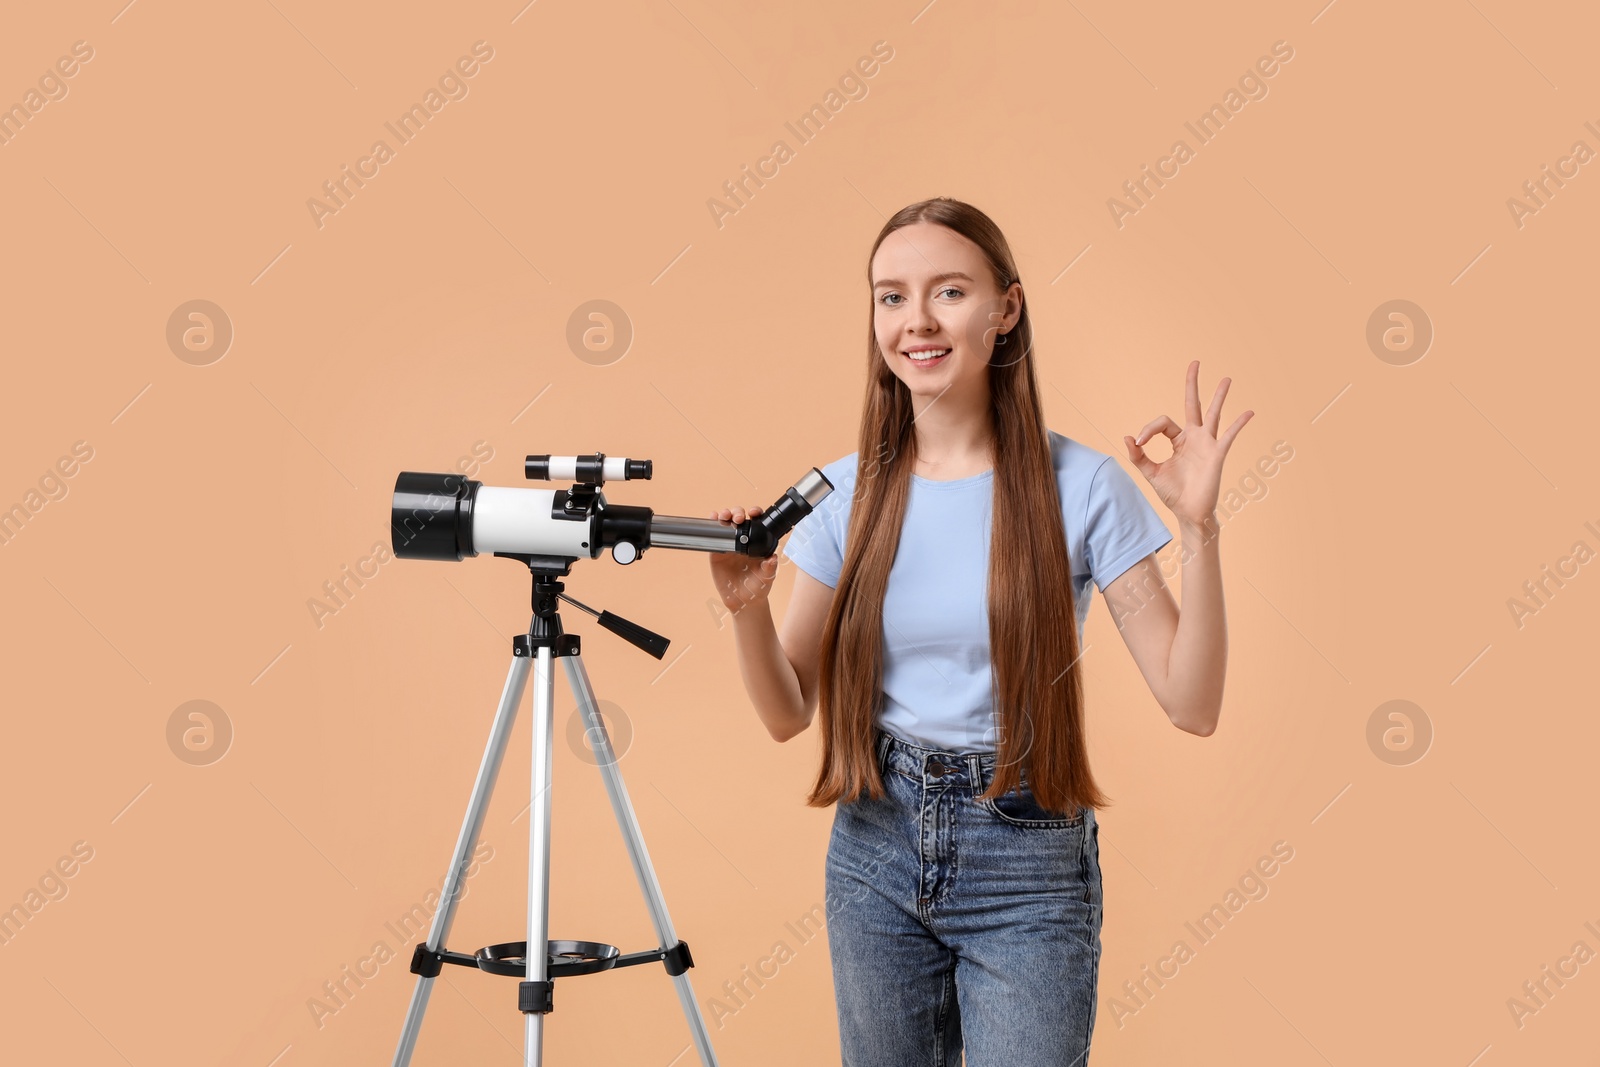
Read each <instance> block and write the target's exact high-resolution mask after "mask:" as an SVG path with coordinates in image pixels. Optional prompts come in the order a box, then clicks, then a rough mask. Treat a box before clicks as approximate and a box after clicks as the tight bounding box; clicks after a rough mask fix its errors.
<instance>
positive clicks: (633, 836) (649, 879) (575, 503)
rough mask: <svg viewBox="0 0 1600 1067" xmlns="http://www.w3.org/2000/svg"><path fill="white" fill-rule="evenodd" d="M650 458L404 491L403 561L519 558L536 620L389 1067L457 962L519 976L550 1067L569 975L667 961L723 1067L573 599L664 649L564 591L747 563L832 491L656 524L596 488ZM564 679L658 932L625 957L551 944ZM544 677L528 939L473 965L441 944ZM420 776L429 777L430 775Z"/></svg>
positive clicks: (811, 483)
mask: <svg viewBox="0 0 1600 1067" xmlns="http://www.w3.org/2000/svg"><path fill="white" fill-rule="evenodd" d="M650 472H651V462H650V460H647V459H626V458H622V457H612V456H606V455H605V454H604V453H598V452H597V453H593V454H590V455H586V456H528V457H527V459H526V461H525V463H524V473H525V474H526V475H527V476H528V477H529V478H530V479H534V480H540V481H564V482H570V483H571V487H570V488H567V489H535V488H527V487H522V488H510V487H505V486H492V485H483V484H482V483H480V482H476V481H473V480H472V479H470V478H467V477H465V476H463V475H461V474H426V473H421V472H417V471H402V472H401V473H400V476H399V477H398V478H396V479H395V484H394V500H393V502H392V504H391V510H390V516H389V528H390V532H391V546H392V547H393V549H394V554H395V555H396V556H397V557H399V558H400V559H434V560H453V561H455V562H458V563H459V562H460V561H461V560H463V559H466V558H467V557H468V556H476V555H479V554H481V553H485V552H488V553H493V554H494V555H496V556H504V557H507V558H510V559H515V560H520V561H522V562H523V563H525V564H526V565H527V567H528V570H529V572H530V573H531V575H532V578H533V617H532V619H531V620H530V621H529V623H528V630H527V632H526V633H519V634H516V635H515V636H514V637H513V638H512V642H511V645H512V649H511V656H512V659H511V667H510V670H509V671H508V672H507V674H506V681H505V687H504V688H503V689H502V691H501V694H500V703H499V708H498V710H497V711H496V713H495V718H494V724H493V726H492V727H491V729H490V733H489V742H488V745H487V747H486V748H485V749H484V754H483V761H482V763H481V764H480V765H479V767H478V777H477V780H476V781H475V782H474V784H473V787H472V796H471V799H470V800H469V801H468V804H467V814H466V817H465V819H464V820H463V821H462V824H461V833H460V835H459V836H458V838H457V839H456V848H455V852H454V854H453V855H452V857H451V860H450V867H449V869H448V870H447V872H446V875H445V885H444V891H443V896H442V899H441V903H440V906H439V908H438V909H437V910H436V911H435V912H434V915H433V923H432V925H431V926H430V927H429V930H428V936H427V940H425V941H423V942H421V943H419V944H417V945H416V947H415V949H414V951H413V953H412V957H411V972H412V973H413V974H415V975H416V976H417V983H416V985H415V986H414V987H413V989H412V994H411V1005H410V1007H409V1008H408V1009H407V1011H406V1018H405V1023H404V1024H403V1026H402V1028H401V1031H400V1041H399V1044H398V1046H397V1047H396V1049H395V1055H394V1059H393V1060H392V1061H391V1064H392V1067H409V1065H410V1063H411V1056H412V1053H413V1052H414V1051H415V1048H416V1045H417V1039H418V1036H419V1034H420V1032H421V1028H422V1017H423V1013H424V1012H425V1011H426V1010H427V1006H428V999H429V997H430V995H431V991H432V989H433V982H434V979H436V978H438V977H439V975H440V973H441V972H442V971H443V969H444V967H445V965H447V964H453V965H457V966H461V967H471V968H475V969H477V970H480V971H485V972H488V973H490V974H500V975H508V976H512V977H519V978H522V979H523V980H522V981H521V982H520V983H519V984H518V987H517V1010H518V1011H519V1012H521V1013H522V1016H523V1020H524V1021H523V1065H524V1067H540V1065H541V1057H542V1056H543V1042H544V1019H545V1016H546V1015H548V1014H549V1013H550V1012H552V1011H554V1010H555V985H556V979H558V978H574V977H577V976H579V975H586V974H596V973H599V972H603V971H608V970H613V969H615V968H618V967H633V966H639V965H642V964H650V963H660V964H662V965H664V967H665V969H666V973H667V974H668V976H670V977H671V979H672V981H673V985H674V987H675V989H676V991H677V994H678V1001H679V1004H680V1006H681V1007H682V1009H683V1013H684V1018H685V1019H686V1020H687V1022H688V1024H689V1031H690V1037H691V1040H692V1041H693V1043H694V1045H695V1047H696V1049H697V1051H698V1052H699V1054H700V1062H701V1064H702V1067H717V1059H716V1053H715V1052H714V1050H713V1049H712V1047H711V1035H710V1031H709V1030H708V1029H707V1027H706V1023H705V1018H704V1016H703V1015H702V1014H701V1012H700V1008H699V1002H698V1000H697V999H696V997H695V993H694V987H693V985H692V984H691V983H690V980H689V974H688V972H689V969H690V968H691V967H693V966H694V957H693V955H692V954H691V953H690V951H689V945H688V943H687V942H686V941H683V940H682V939H681V938H679V937H678V935H677V931H676V929H675V928H674V927H673V925H672V919H671V917H670V916H669V915H668V913H667V905H666V901H665V898H664V897H663V895H662V892H661V885H660V883H659V882H658V881H657V879H656V874H655V869H654V867H653V865H652V864H651V861H650V854H649V851H648V849H646V847H645V844H644V837H643V835H642V834H641V833H640V830H639V822H638V818H637V816H636V815H635V813H634V810H633V803H632V801H631V800H630V799H629V798H628V792H627V788H626V786H625V785H624V783H623V781H622V774H621V770H620V769H619V768H618V766H617V754H616V751H615V749H614V748H613V747H612V745H611V738H610V734H609V732H608V731H607V729H606V725H605V720H604V719H603V718H602V717H601V715H600V711H599V701H598V700H597V699H596V698H595V695H594V687H593V685H592V684H591V683H590V681H589V673H588V671H587V669H586V668H585V667H584V665H583V658H582V649H581V639H580V635H578V634H571V633H567V632H566V630H565V629H564V627H563V625H562V620H561V613H560V610H559V609H560V602H561V601H563V600H565V601H567V602H569V603H571V604H574V605H576V606H578V607H580V608H582V609H583V610H584V611H587V612H589V613H590V614H591V615H594V616H596V618H597V619H598V620H599V622H600V625H601V626H603V627H605V628H606V629H608V630H610V631H611V632H613V633H615V634H617V635H618V636H620V637H622V638H624V639H625V640H627V641H629V642H631V643H633V644H634V645H637V646H638V647H639V648H642V649H643V650H644V651H646V652H648V653H649V654H650V655H652V656H655V657H656V658H657V659H660V658H661V657H662V656H663V655H665V653H666V650H667V639H666V638H664V637H662V636H661V635H659V634H655V633H652V632H650V631H649V630H647V629H645V628H644V627H642V626H639V625H637V624H636V623H632V622H629V621H628V620H627V619H623V618H621V617H619V616H616V615H613V614H612V613H611V612H609V611H605V612H596V611H595V610H594V609H593V608H590V607H588V606H587V605H584V604H580V603H579V602H578V601H576V600H573V599H572V598H571V597H569V596H567V595H566V593H564V592H562V590H563V589H564V588H565V586H564V584H563V583H562V582H561V581H560V580H559V579H560V578H562V577H565V576H566V575H567V573H568V571H569V570H570V569H571V567H572V564H573V563H575V562H577V561H578V560H580V559H597V558H599V556H600V553H601V552H602V551H604V550H607V549H609V550H610V552H611V558H612V559H614V560H616V561H617V562H618V563H624V564H627V563H633V562H634V561H636V560H637V559H639V557H640V556H642V555H644V553H645V551H646V550H647V549H650V548H686V549H693V550H696V551H700V552H738V553H740V554H741V555H746V556H752V557H756V558H760V559H765V558H767V557H769V556H771V555H772V554H773V553H774V552H776V551H777V548H778V541H779V540H780V539H781V538H782V537H783V535H784V534H786V533H788V532H789V531H790V530H791V529H792V528H793V527H794V525H795V523H797V522H799V521H800V520H801V519H803V518H805V517H806V516H807V515H809V514H811V512H812V510H813V509H814V508H815V507H816V506H817V504H819V503H820V502H821V501H822V500H823V499H824V498H825V497H827V495H828V494H829V493H831V492H833V483H832V482H830V481H828V479H827V478H826V477H825V476H824V475H823V473H822V472H821V471H820V470H818V469H817V468H815V467H812V468H811V470H810V471H809V472H807V474H806V475H805V476H804V477H803V478H801V479H800V480H799V481H798V482H796V483H795V484H794V485H792V486H790V487H789V488H788V489H786V490H784V493H783V495H782V496H780V497H779V498H778V501H777V503H775V504H773V505H772V507H770V508H767V509H766V510H765V511H764V512H763V513H762V514H760V515H753V516H751V517H750V518H749V519H747V520H746V521H744V522H741V523H739V524H737V525H733V524H728V523H723V522H721V521H719V520H717V519H696V518H689V517H687V516H682V515H657V514H656V513H655V512H654V511H652V510H651V509H649V508H646V507H637V506H625V505H619V504H611V503H609V502H608V501H607V500H606V498H605V495H604V494H603V493H601V491H600V487H601V486H602V485H604V484H605V482H606V481H607V479H610V480H612V481H633V480H635V479H648V478H649V477H650ZM557 663H559V664H561V666H562V667H563V668H564V670H565V671H566V675H567V681H568V683H569V685H570V687H571V689H572V692H573V696H574V697H575V698H576V703H577V706H578V711H579V713H580V714H581V715H582V716H583V720H584V725H585V728H586V729H585V736H586V737H587V738H589V739H590V742H591V747H592V749H593V751H594V753H595V764H596V766H597V767H598V768H599V770H600V773H601V776H602V778H603V779H604V781H605V785H606V791H607V793H608V794H609V796H610V798H611V808H612V812H613V814H614V815H615V816H616V819H617V825H618V827H619V828H620V830H621V832H622V837H623V842H624V844H625V845H626V846H627V850H628V855H629V858H630V859H631V860H632V863H633V870H634V875H635V877H636V878H637V879H638V881H639V888H640V891H641V892H642V893H643V895H644V897H645V902H646V906H647V908H648V911H649V913H650V918H651V921H652V924H653V926H654V927H655V933H656V944H655V946H654V947H652V948H648V949H644V950H642V951H638V952H630V953H622V952H620V951H619V950H618V948H617V947H616V946H615V945H611V944H607V943H605V942H601V941H586V940H583V941H580V940H564V939H556V940H552V939H551V938H550V937H549V910H550V827H551V809H552V804H551V788H550V787H551V785H552V770H553V759H552V756H551V749H552V747H553V745H554V737H555V733H554V730H555V727H554V716H555V674H554V670H555V665H556V664H557ZM530 672H531V673H532V674H533V676H534V679H535V683H534V697H533V705H534V724H533V731H532V732H533V774H532V780H531V782H530V790H531V792H530V799H529V806H528V808H526V809H524V810H527V811H531V815H530V817H529V819H528V834H529V837H528V923H527V932H528V936H527V939H526V940H524V941H507V942H503V943H499V944H493V945H486V946H484V947H482V948H480V949H478V950H477V952H475V953H468V952H455V951H452V950H450V949H449V948H447V947H446V946H445V941H446V940H447V939H448V937H449V934H450V928H451V924H452V923H453V922H454V920H455V912H456V905H457V904H458V903H459V902H460V897H461V892H462V889H463V888H464V886H465V881H466V876H467V871H468V869H469V866H470V864H471V858H472V856H473V853H474V850H475V849H476V847H477V842H478V837H479V835H480V834H481V833H482V830H483V820H484V815H485V812H486V811H487V810H488V806H489V798H490V795H491V794H492V792H493V790H494V785H495V779H496V778H497V777H498V776H499V773H500V764H501V761H502V759H503V757H504V755H505V750H506V746H507V743H508V740H509V738H510V736H511V727H512V723H513V722H514V721H515V719H516V715H517V707H518V705H519V704H520V703H521V702H522V694H523V691H524V689H525V688H526V686H527V682H528V676H529V674H530ZM421 777H422V776H421V775H419V778H421Z"/></svg>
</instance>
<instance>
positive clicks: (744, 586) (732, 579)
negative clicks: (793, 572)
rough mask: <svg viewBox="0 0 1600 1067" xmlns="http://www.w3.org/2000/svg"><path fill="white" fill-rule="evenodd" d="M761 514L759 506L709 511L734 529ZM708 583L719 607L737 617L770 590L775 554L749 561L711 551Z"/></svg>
mask: <svg viewBox="0 0 1600 1067" xmlns="http://www.w3.org/2000/svg"><path fill="white" fill-rule="evenodd" d="M759 514H761V509H760V508H759V507H754V508H748V509H747V508H723V509H721V510H720V511H713V512H712V513H711V517H712V518H713V519H720V520H722V521H723V522H725V523H728V524H729V525H733V526H737V525H739V524H740V523H742V522H744V521H745V519H747V518H754V517H755V516H757V515H759ZM710 556H711V580H712V582H713V583H714V584H715V585H716V587H717V595H718V596H720V597H722V603H723V605H724V606H725V607H726V608H727V609H728V610H729V611H731V612H734V613H735V614H737V613H738V612H739V611H741V610H742V609H743V608H744V607H745V606H746V605H749V604H758V603H765V602H766V599H767V594H768V593H770V592H771V591H772V580H773V578H774V577H775V576H776V575H777V573H778V554H777V553H776V552H774V553H773V554H772V555H770V556H768V557H767V558H766V559H752V558H751V557H750V556H746V555H742V554H741V553H738V552H712V553H710Z"/></svg>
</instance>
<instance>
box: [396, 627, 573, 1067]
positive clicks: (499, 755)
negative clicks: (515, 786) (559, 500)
mask: <svg viewBox="0 0 1600 1067" xmlns="http://www.w3.org/2000/svg"><path fill="white" fill-rule="evenodd" d="M528 667H529V660H528V657H526V656H513V657H512V659H511V669H510V671H509V672H507V674H506V684H505V688H504V689H503V690H502V691H501V693H500V708H499V710H498V711H496V712H495V716H494V727H493V728H492V729H491V730H490V731H489V745H488V747H487V748H485V749H484V751H483V762H482V763H480V764H479V765H478V779H477V781H476V782H474V783H473V785H472V800H471V802H470V803H469V804H468V805H467V817H466V818H465V819H464V820H462V823H461V836H460V837H458V838H457V839H456V851H455V855H454V856H452V857H451V859H450V872H449V874H447V875H446V876H445V885H444V895H443V896H442V897H441V898H440V900H439V908H438V910H437V911H435V912H434V913H433V925H432V927H430V928H429V930H428V941H427V946H428V950H429V951H430V952H437V951H438V950H439V948H440V946H442V945H443V944H444V943H445V938H447V937H449V936H450V923H451V921H452V920H454V918H455V914H456V904H457V903H459V901H460V899H461V888H462V886H464V885H465V884H466V878H467V866H468V864H469V862H470V860H471V856H472V850H473V849H474V848H475V847H476V846H477V843H478V834H479V833H480V832H481V831H482V830H483V817H484V814H485V812H487V811H488V809H489V797H490V795H491V794H492V793H493V792H494V782H495V779H496V778H497V777H499V775H500V763H501V761H502V760H503V758H504V757H505V754H506V742H507V741H508V740H510V738H511V727H512V725H513V724H514V723H515V722H516V721H517V706H518V705H519V704H521V703H522V691H523V689H524V687H525V686H526V685H527V682H528ZM546 672H547V673H548V668H547V669H546ZM537 732H538V731H535V733H537ZM540 943H542V942H540ZM539 957H540V958H541V959H543V958H544V954H543V953H540V954H539ZM432 991H433V978H431V977H425V976H423V975H418V976H417V985H416V988H415V989H413V990H412V991H411V1007H410V1008H409V1009H407V1011H406V1022H405V1026H404V1028H403V1029H402V1030H401V1031H400V1045H399V1047H398V1048H396V1049H395V1053H394V1067H407V1065H408V1064H410V1062H411V1052H412V1049H414V1048H415V1047H416V1044H417V1032H418V1031H419V1030H420V1029H421V1027H422V1013H423V1012H424V1011H426V1010H427V1008H428V995H429V994H430V993H431V992H432Z"/></svg>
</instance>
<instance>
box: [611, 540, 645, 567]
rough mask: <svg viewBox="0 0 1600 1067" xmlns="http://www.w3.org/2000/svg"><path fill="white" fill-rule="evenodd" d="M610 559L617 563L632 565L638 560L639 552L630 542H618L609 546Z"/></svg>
mask: <svg viewBox="0 0 1600 1067" xmlns="http://www.w3.org/2000/svg"><path fill="white" fill-rule="evenodd" d="M611 558H612V559H614V560H616V561H617V562H618V563H632V562H633V561H634V560H636V559H638V558H639V550H638V549H637V548H635V547H634V545H633V542H632V541H618V542H617V543H616V544H614V545H612V546H611Z"/></svg>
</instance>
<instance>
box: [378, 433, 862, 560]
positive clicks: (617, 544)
mask: <svg viewBox="0 0 1600 1067" xmlns="http://www.w3.org/2000/svg"><path fill="white" fill-rule="evenodd" d="M651 468H652V463H651V461H650V460H648V459H626V458H623V457H620V456H606V455H605V454H604V453H594V454H592V455H587V456H529V457H527V459H526V460H525V461H524V472H525V473H526V475H527V476H528V478H530V479H533V480H538V481H569V482H572V483H573V485H572V488H570V489H532V488H509V487H505V486H494V485H487V486H486V485H484V484H483V483H481V482H477V481H473V480H472V479H470V478H466V477H464V476H462V475H460V474H424V473H419V472H416V471H402V472H401V473H400V476H399V477H398V478H397V479H395V484H394V503H393V509H392V512H391V516H390V530H391V533H392V537H391V543H392V546H393V548H394V554H395V556H397V557H398V558H400V559H439V560H454V561H456V562H460V561H461V560H463V559H465V558H467V557H468V556H476V555H478V554H479V553H480V552H492V553H493V554H494V555H496V556H511V557H513V558H518V559H520V558H522V557H523V556H533V557H554V558H555V559H565V560H568V561H576V560H579V559H597V558H599V556H600V553H601V551H603V550H604V549H610V550H611V558H612V559H614V560H616V561H617V562H618V563H624V564H626V563H632V562H634V561H635V560H637V559H638V558H639V557H640V556H641V555H643V554H644V552H645V550H646V549H648V548H652V547H659V548H685V549H693V550H697V551H701V552H738V553H740V554H742V555H746V556H754V557H757V558H761V559H764V558H766V557H767V556H770V555H772V554H773V553H774V552H775V551H777V548H778V541H779V540H780V539H782V537H783V535H784V534H786V533H788V532H789V530H791V529H792V528H793V527H794V524H795V523H797V522H799V521H800V520H801V519H803V518H805V517H806V516H807V515H809V514H811V511H812V509H814V508H815V507H816V506H817V505H818V504H819V503H821V502H822V500H823V498H825V497H826V496H827V495H828V494H829V493H831V492H832V491H833V483H832V482H830V481H828V479H827V476H826V475H824V474H823V473H822V472H821V471H820V470H818V469H817V468H815V467H812V468H811V470H810V471H808V472H807V473H806V475H805V476H804V477H803V478H801V479H800V480H799V481H798V482H796V483H795V484H794V485H792V486H790V487H789V488H788V489H786V490H784V493H783V495H782V496H781V497H779V498H778V501H777V503H775V504H773V505H772V507H770V508H767V509H766V510H765V511H763V512H762V514H761V515H759V516H755V517H752V518H750V519H748V520H746V521H745V522H742V523H740V524H738V525H737V526H729V525H725V524H723V523H722V522H719V521H718V520H716V519H696V518H689V517H687V516H682V515H657V514H656V513H655V512H654V511H652V510H651V509H649V508H646V507H631V506H628V505H620V504H611V503H608V502H607V501H606V498H605V494H603V493H602V492H601V491H600V486H601V485H603V484H605V482H606V480H607V479H610V480H612V481H632V480H634V479H641V478H642V479H648V478H649V477H650V474H651Z"/></svg>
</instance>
